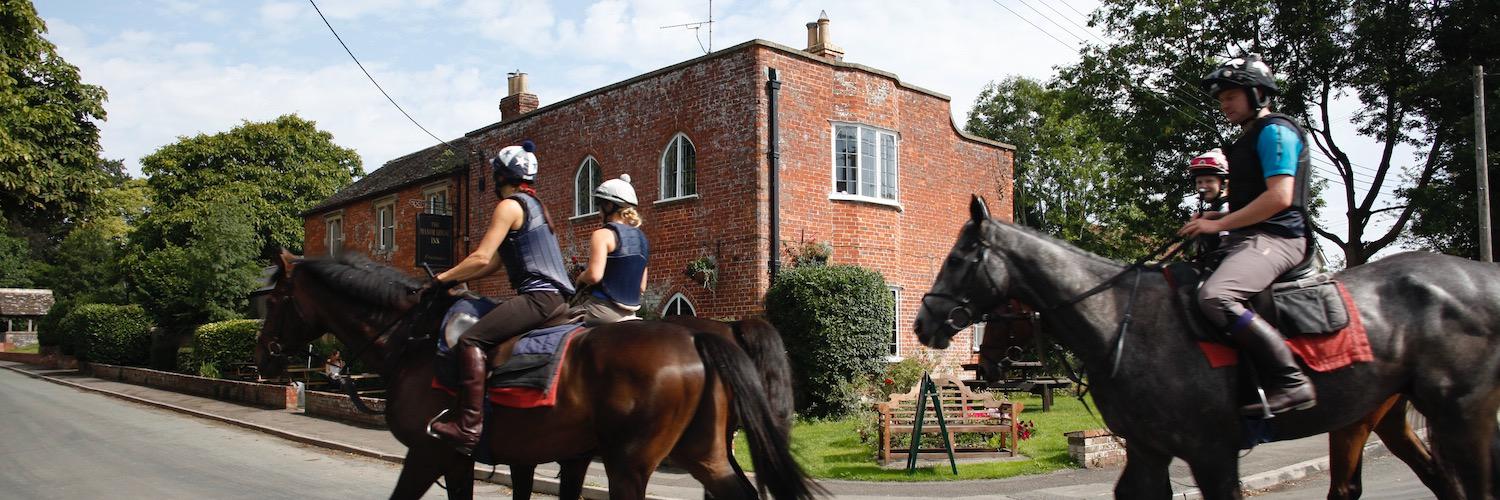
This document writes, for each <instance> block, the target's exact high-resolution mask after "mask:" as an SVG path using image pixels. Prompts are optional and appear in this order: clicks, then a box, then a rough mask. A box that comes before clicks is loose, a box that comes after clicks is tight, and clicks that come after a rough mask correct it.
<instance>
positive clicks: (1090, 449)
mask: <svg viewBox="0 0 1500 500" xmlns="http://www.w3.org/2000/svg"><path fill="white" fill-rule="evenodd" d="M1064 435H1065V436H1067V437H1068V456H1069V457H1072V458H1073V461H1075V462H1078V464H1079V465H1082V466H1084V467H1085V468H1089V469H1100V468H1104V467H1114V466H1117V465H1124V464H1125V438H1121V437H1115V435H1114V434H1110V433H1109V431H1108V430H1105V429H1094V430H1088V431H1073V432H1069V433H1066V434H1064Z"/></svg>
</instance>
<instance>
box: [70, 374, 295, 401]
mask: <svg viewBox="0 0 1500 500" xmlns="http://www.w3.org/2000/svg"><path fill="white" fill-rule="evenodd" d="M89 370H90V372H91V373H92V374H93V375H94V376H95V377H98V378H102V379H109V380H118V381H121V382H125V383H127V384H136V385H144V386H147V387H155V388H157V389H165V390H168V391H172V392H181V393H184V394H192V395H195V396H205V397H210V398H214V399H218V400H221V401H230V402H234V403H241V404H247V405H251V406H259V407H262V408H270V409H285V408H296V406H297V391H296V389H293V388H292V386H289V385H272V384H257V383H254V382H241V381H238V380H222V379H216V378H208V377H199V376H195V375H183V374H180V373H172V372H164V371H157V370H148V369H145V368H132V367H128V366H115V365H106V364H100V363H91V364H89Z"/></svg>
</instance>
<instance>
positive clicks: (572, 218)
mask: <svg viewBox="0 0 1500 500" xmlns="http://www.w3.org/2000/svg"><path fill="white" fill-rule="evenodd" d="M596 215H599V211H598V210H595V211H593V212H589V213H586V214H579V215H574V216H572V217H568V220H569V221H575V220H579V219H587V218H589V217H593V216H596Z"/></svg>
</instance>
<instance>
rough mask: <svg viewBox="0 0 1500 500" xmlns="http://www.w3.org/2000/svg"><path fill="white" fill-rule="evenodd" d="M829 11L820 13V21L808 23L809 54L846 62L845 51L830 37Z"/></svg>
mask: <svg viewBox="0 0 1500 500" xmlns="http://www.w3.org/2000/svg"><path fill="white" fill-rule="evenodd" d="M828 23H829V21H828V11H822V12H819V13H818V20H817V21H814V22H810V23H807V49H805V50H806V51H807V52H810V53H812V54H813V55H815V56H818V57H822V58H825V59H832V60H834V61H842V60H844V49H843V48H841V47H839V46H837V45H834V44H833V42H832V41H830V40H829V37H828Z"/></svg>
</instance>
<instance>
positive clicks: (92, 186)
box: [0, 0, 108, 228]
mask: <svg viewBox="0 0 1500 500" xmlns="http://www.w3.org/2000/svg"><path fill="white" fill-rule="evenodd" d="M46 32H47V27H46V25H45V24H44V23H43V22H42V18H41V17H40V16H38V15H37V12H36V8H35V7H34V6H32V4H31V2H29V1H27V0H0V215H3V217H4V218H5V219H8V220H10V221H12V222H13V223H17V224H20V225H22V226H24V227H29V228H50V227H52V226H55V225H57V224H60V223H62V222H63V221H65V220H67V219H68V218H69V217H70V216H72V215H74V214H76V213H77V212H78V211H79V210H80V209H82V208H83V207H85V206H86V205H87V204H88V200H89V197H90V196H92V195H93V194H94V193H95V192H96V191H97V190H98V189H100V188H102V187H103V186H104V185H105V183H106V182H107V178H108V173H107V172H106V171H104V170H103V168H102V167H103V166H104V165H103V164H101V162H100V161H99V126H98V124H97V122H99V121H102V120H104V100H105V92H104V89H103V88H101V87H99V86H96V85H89V84H86V83H83V81H82V80H80V78H79V76H78V68H77V67H76V66H73V65H72V64H69V63H68V62H67V61H65V60H63V58H62V56H60V55H58V54H57V47H56V46H54V45H53V44H52V43H51V42H49V41H47V39H45V38H43V37H42V35H43V34H44V33H46Z"/></svg>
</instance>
